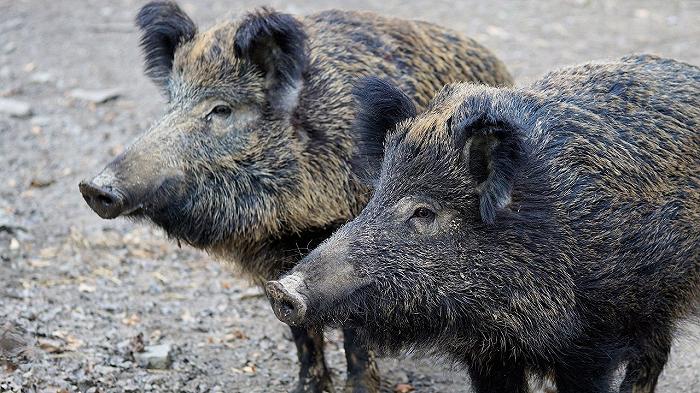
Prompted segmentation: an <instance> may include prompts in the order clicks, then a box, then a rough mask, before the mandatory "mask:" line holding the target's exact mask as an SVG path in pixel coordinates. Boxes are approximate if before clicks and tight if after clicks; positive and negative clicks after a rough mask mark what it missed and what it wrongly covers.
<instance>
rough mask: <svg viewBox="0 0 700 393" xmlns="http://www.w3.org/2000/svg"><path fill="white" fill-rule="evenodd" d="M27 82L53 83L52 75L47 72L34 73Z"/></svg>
mask: <svg viewBox="0 0 700 393" xmlns="http://www.w3.org/2000/svg"><path fill="white" fill-rule="evenodd" d="M29 80H30V81H31V82H33V83H50V82H53V75H51V74H50V73H48V72H35V73H33V74H32V76H31V77H30V78H29Z"/></svg>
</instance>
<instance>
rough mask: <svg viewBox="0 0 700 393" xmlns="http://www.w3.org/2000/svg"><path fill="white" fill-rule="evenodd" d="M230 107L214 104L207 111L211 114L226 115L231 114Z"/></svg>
mask: <svg viewBox="0 0 700 393" xmlns="http://www.w3.org/2000/svg"><path fill="white" fill-rule="evenodd" d="M231 112H232V109H231V107H230V106H228V105H217V106H215V107H214V108H213V109H212V110H211V112H209V113H210V114H212V115H216V116H220V117H228V116H229V115H231Z"/></svg>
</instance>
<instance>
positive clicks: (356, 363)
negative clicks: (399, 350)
mask: <svg viewBox="0 0 700 393" xmlns="http://www.w3.org/2000/svg"><path fill="white" fill-rule="evenodd" d="M343 336H344V340H345V341H344V346H345V359H346V360H347V363H348V378H347V381H346V383H345V390H344V392H345V393H379V389H380V386H379V385H380V381H379V369H378V368H377V362H376V360H375V357H374V353H373V352H372V351H369V350H367V349H366V348H365V347H364V346H363V345H362V344H361V343H360V342H359V340H358V339H357V335H356V333H355V331H354V330H352V329H344V330H343Z"/></svg>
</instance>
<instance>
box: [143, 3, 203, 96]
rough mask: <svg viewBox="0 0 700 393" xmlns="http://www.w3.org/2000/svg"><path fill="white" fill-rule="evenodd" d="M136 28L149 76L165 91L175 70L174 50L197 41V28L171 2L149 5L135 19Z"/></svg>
mask: <svg viewBox="0 0 700 393" xmlns="http://www.w3.org/2000/svg"><path fill="white" fill-rule="evenodd" d="M136 25H137V26H138V27H139V29H141V49H142V50H143V53H144V59H145V62H146V75H148V77H150V78H151V79H153V81H154V82H155V83H156V84H157V85H159V86H161V87H162V88H163V87H164V84H165V82H166V81H167V79H168V77H169V76H170V72H171V70H172V67H173V57H174V56H175V50H176V49H177V47H178V45H180V44H181V43H183V42H185V41H188V40H191V39H192V38H193V37H194V35H195V34H196V33H197V27H196V26H195V24H194V22H193V21H192V19H190V17H189V16H187V14H185V13H184V12H183V11H182V10H181V9H180V7H179V6H178V5H177V4H176V3H174V2H172V1H154V2H151V3H148V4H146V5H145V6H143V8H141V11H139V13H138V15H137V16H136Z"/></svg>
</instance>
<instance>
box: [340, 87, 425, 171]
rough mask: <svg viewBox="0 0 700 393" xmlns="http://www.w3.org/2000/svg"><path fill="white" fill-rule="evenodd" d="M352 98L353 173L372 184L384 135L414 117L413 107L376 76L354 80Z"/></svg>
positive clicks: (378, 165)
mask: <svg viewBox="0 0 700 393" xmlns="http://www.w3.org/2000/svg"><path fill="white" fill-rule="evenodd" d="M353 96H354V97H355V101H356V102H357V115H356V119H355V126H354V138H355V146H356V148H355V157H354V159H353V171H354V172H355V174H356V175H358V176H359V177H360V178H361V179H364V180H367V181H369V182H371V181H372V180H373V179H375V178H376V177H377V176H378V175H379V168H380V166H381V162H382V159H383V157H384V140H385V138H386V134H387V132H388V131H390V130H392V129H393V128H394V127H396V125H397V124H398V123H400V122H401V121H403V120H405V119H409V118H412V117H415V116H416V107H415V105H414V104H413V101H412V100H411V98H410V97H409V96H407V95H406V94H405V93H404V92H403V91H401V90H400V89H399V88H397V87H396V86H394V85H393V84H391V83H390V82H388V81H385V80H383V79H379V78H376V77H366V78H362V79H360V80H359V81H357V83H355V86H354V88H353Z"/></svg>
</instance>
